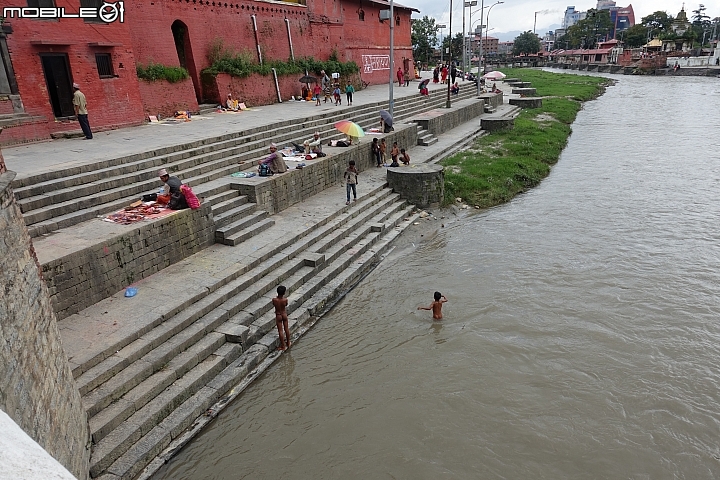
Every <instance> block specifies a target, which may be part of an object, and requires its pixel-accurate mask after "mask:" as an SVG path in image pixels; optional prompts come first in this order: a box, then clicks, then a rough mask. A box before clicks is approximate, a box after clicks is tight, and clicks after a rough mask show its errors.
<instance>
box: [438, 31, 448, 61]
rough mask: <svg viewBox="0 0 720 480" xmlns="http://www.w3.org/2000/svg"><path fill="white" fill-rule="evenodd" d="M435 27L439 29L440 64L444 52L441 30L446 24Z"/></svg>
mask: <svg viewBox="0 0 720 480" xmlns="http://www.w3.org/2000/svg"><path fill="white" fill-rule="evenodd" d="M437 27H438V28H439V29H440V65H442V62H443V53H445V43H444V42H443V34H442V31H443V30H444V29H445V27H446V25H438V26H437Z"/></svg>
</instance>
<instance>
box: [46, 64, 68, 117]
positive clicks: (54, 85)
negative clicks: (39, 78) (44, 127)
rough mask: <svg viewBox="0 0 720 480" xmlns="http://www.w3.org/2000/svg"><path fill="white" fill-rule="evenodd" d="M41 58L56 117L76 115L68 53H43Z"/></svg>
mask: <svg viewBox="0 0 720 480" xmlns="http://www.w3.org/2000/svg"><path fill="white" fill-rule="evenodd" d="M40 59H41V60H42V67H43V72H44V73H45V83H46V85H47V91H48V95H49V96H50V105H52V109H53V114H54V115H55V118H66V117H72V116H74V115H75V108H74V107H73V103H72V100H73V91H72V80H71V78H70V65H69V63H68V56H67V54H65V53H41V54H40Z"/></svg>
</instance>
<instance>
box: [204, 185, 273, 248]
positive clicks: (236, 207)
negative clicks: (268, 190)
mask: <svg viewBox="0 0 720 480" xmlns="http://www.w3.org/2000/svg"><path fill="white" fill-rule="evenodd" d="M201 194H203V195H205V197H204V198H205V200H204V201H206V202H208V203H209V204H210V208H211V209H212V213H213V220H214V221H215V228H216V229H215V241H216V242H218V243H223V244H225V245H232V246H235V245H238V244H239V243H242V242H244V241H245V240H247V239H249V238H251V237H253V236H255V235H257V234H258V233H260V232H262V231H264V230H267V229H268V228H270V227H272V226H273V225H275V221H274V220H272V219H271V218H268V217H269V216H270V214H269V213H268V212H266V211H264V210H258V209H257V205H256V204H254V203H249V202H248V199H247V196H245V195H240V193H239V192H238V191H237V190H233V189H232V188H230V185H228V184H223V185H221V186H220V187H215V188H214V189H212V190H207V191H203V192H201Z"/></svg>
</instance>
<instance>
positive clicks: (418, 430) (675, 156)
mask: <svg viewBox="0 0 720 480" xmlns="http://www.w3.org/2000/svg"><path fill="white" fill-rule="evenodd" d="M611 77H612V78H615V79H616V80H617V84H616V85H615V86H613V87H610V88H608V90H607V92H606V93H605V95H603V96H602V97H601V98H599V99H598V100H595V101H592V102H588V103H586V104H585V108H584V109H583V110H582V111H581V112H580V114H579V115H578V118H577V120H576V122H575V124H574V125H573V134H572V136H571V137H570V140H569V143H568V146H567V148H566V149H565V151H564V152H563V154H562V156H561V158H560V160H559V162H558V163H557V165H556V166H554V167H553V170H552V172H551V174H550V176H549V177H548V178H546V179H545V180H544V181H543V182H542V184H541V185H540V186H538V187H537V188H534V189H533V190H531V191H529V192H528V193H526V194H523V195H520V196H518V197H517V198H516V199H514V200H513V201H512V202H510V203H509V204H506V205H502V206H500V207H496V208H492V209H490V210H487V211H483V212H476V211H473V212H471V213H470V214H468V215H466V216H461V217H454V218H452V219H451V218H448V219H447V223H446V225H445V228H441V229H439V230H437V232H428V234H427V235H425V236H424V237H423V238H422V241H421V242H420V243H419V244H414V245H413V244H410V243H408V244H403V243H402V240H403V237H401V239H400V240H401V243H400V245H399V246H398V248H397V249H396V250H395V251H394V252H393V253H392V254H391V255H390V256H389V257H388V258H387V259H386V260H385V261H384V262H382V263H381V264H380V266H379V267H378V268H377V269H376V270H375V271H374V272H373V273H372V274H370V275H369V276H368V277H367V278H366V279H365V280H364V281H363V282H362V283H361V284H360V285H358V286H357V287H356V288H355V289H354V290H353V291H352V292H350V293H349V294H348V295H347V297H346V298H345V299H344V300H343V301H342V302H340V303H339V304H338V305H337V306H336V307H335V308H334V309H333V310H332V311H331V312H330V313H329V314H328V315H326V316H325V317H324V318H323V319H322V320H321V321H320V322H319V323H318V324H317V325H316V326H315V327H314V329H313V330H312V331H310V332H309V333H308V334H306V335H305V336H304V337H303V338H302V339H301V340H300V341H299V342H298V343H297V345H296V346H294V347H293V349H292V350H291V352H290V353H289V354H287V355H284V356H283V357H282V358H281V359H280V360H279V361H278V362H277V363H276V364H275V365H274V366H273V367H272V368H271V369H270V370H268V371H267V372H266V373H265V374H264V375H263V376H262V378H261V379H260V380H259V381H256V382H255V383H254V384H253V385H252V386H251V387H250V388H248V390H247V391H246V392H245V393H244V394H243V395H242V396H241V397H239V398H238V399H237V400H236V401H235V402H234V403H233V404H232V405H231V406H229V407H228V408H227V409H226V410H225V411H224V412H223V413H221V414H220V416H219V417H218V418H217V419H216V421H215V422H214V423H213V424H212V425H211V426H210V428H208V429H207V430H206V431H204V432H203V433H202V434H201V435H199V436H198V437H197V438H196V439H195V440H194V441H193V442H192V443H191V444H190V445H188V446H187V447H186V448H185V449H184V450H183V451H182V452H180V454H179V455H178V456H177V457H176V458H174V459H173V460H172V461H171V462H170V463H169V464H167V465H166V466H165V467H163V469H162V470H161V471H160V472H158V474H157V475H156V477H155V478H156V479H174V480H178V479H241V478H247V479H277V478H295V479H335V478H343V479H363V480H367V479H406V478H407V479H411V478H412V479H445V478H447V479H476V478H487V479H491V478H492V479H495V478H497V479H539V478H547V479H586V478H587V479H596V478H612V479H616V478H617V479H619V478H624V479H666V478H667V479H693V480H698V479H714V478H718V477H720V367H718V365H720V315H719V314H720V231H719V224H720V222H719V221H718V212H720V136H719V132H720V79H717V78H693V77H674V78H663V77H659V78H656V77H633V76H615V75H613V76H611ZM438 214H439V213H438ZM450 215H451V216H452V214H450ZM435 290H440V291H441V292H442V293H443V294H445V295H446V296H447V298H448V299H449V301H448V303H447V304H445V307H444V315H445V318H444V320H443V321H442V322H433V321H432V319H431V316H430V312H426V311H417V310H416V307H417V306H418V305H423V304H424V305H427V304H429V303H430V301H431V300H432V293H433V292H434V291H435Z"/></svg>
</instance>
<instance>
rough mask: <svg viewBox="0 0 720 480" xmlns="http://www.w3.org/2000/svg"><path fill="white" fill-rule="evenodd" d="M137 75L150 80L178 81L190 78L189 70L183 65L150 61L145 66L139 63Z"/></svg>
mask: <svg viewBox="0 0 720 480" xmlns="http://www.w3.org/2000/svg"><path fill="white" fill-rule="evenodd" d="M137 76H138V78H140V79H142V80H147V81H148V82H154V81H156V80H167V81H168V82H170V83H177V82H179V81H181V80H185V79H186V78H190V74H189V73H188V71H187V70H185V69H184V68H182V67H168V66H165V65H161V64H159V63H149V64H147V65H146V66H144V67H143V66H142V65H140V64H138V66H137Z"/></svg>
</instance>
